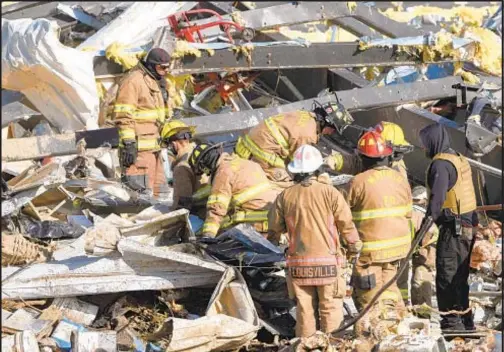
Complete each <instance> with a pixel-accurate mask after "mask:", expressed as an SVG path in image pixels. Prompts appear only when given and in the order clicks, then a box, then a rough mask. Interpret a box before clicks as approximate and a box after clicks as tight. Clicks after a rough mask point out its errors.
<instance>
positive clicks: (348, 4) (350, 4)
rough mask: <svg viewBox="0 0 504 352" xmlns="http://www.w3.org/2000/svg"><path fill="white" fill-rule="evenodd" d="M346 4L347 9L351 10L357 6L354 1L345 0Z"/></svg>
mask: <svg viewBox="0 0 504 352" xmlns="http://www.w3.org/2000/svg"><path fill="white" fill-rule="evenodd" d="M346 6H347V7H348V11H350V12H353V11H354V10H355V8H356V7H357V2H356V1H347V3H346Z"/></svg>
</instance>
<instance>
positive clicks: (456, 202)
mask: <svg viewBox="0 0 504 352" xmlns="http://www.w3.org/2000/svg"><path fill="white" fill-rule="evenodd" d="M420 140H421V141H422V145H423V147H424V149H425V151H426V155H427V157H428V158H429V159H432V162H431V164H430V166H429V168H428V170H427V180H426V183H425V184H426V185H427V193H428V198H429V202H428V205H427V212H426V216H431V217H432V218H433V219H434V221H435V223H436V225H438V227H439V239H438V242H437V245H436V296H437V302H438V307H439V310H440V311H441V312H446V311H450V310H457V311H464V310H466V309H468V308H469V284H468V282H467V280H468V277H469V260H470V257H471V252H472V249H473V246H474V240H475V232H476V228H477V226H478V216H477V214H476V212H475V209H476V195H475V192H474V184H473V180H472V172H471V167H470V165H469V163H468V162H467V160H466V158H464V157H463V156H462V155H460V154H459V153H457V152H455V151H454V150H453V149H451V147H450V138H449V136H448V132H447V131H446V129H445V128H444V127H443V126H442V125H440V124H438V123H436V124H432V125H429V126H427V127H425V128H423V129H422V130H421V131H420ZM441 328H442V329H445V330H463V329H466V330H472V329H474V323H473V320H472V313H471V312H470V311H469V312H468V313H467V314H465V315H463V316H462V317H460V316H459V315H456V314H448V315H443V316H442V319H441Z"/></svg>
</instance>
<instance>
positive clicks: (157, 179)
mask: <svg viewBox="0 0 504 352" xmlns="http://www.w3.org/2000/svg"><path fill="white" fill-rule="evenodd" d="M169 62H170V55H169V54H168V53H167V52H166V51H165V50H164V49H160V48H155V49H152V50H151V51H150V52H149V54H148V55H147V57H146V59H145V62H143V61H140V62H139V63H138V65H137V66H136V67H135V68H133V69H132V70H131V71H130V72H128V73H127V74H126V76H125V77H124V78H123V79H122V81H121V83H120V84H119V88H118V91H117V96H116V100H115V103H114V106H113V114H112V120H113V121H114V122H115V124H116V126H117V127H118V128H119V139H120V143H119V160H120V163H121V168H122V179H123V182H124V183H126V184H127V185H128V186H129V187H131V188H132V189H135V190H138V191H144V190H148V191H150V192H153V194H154V196H158V195H159V194H160V193H161V192H163V191H165V190H164V188H166V187H167V184H166V178H165V175H164V169H163V162H162V158H161V153H160V150H161V148H160V144H159V129H160V127H161V126H162V125H163V123H164V122H165V118H166V112H167V103H168V92H167V90H166V80H165V78H164V76H165V75H166V74H167V73H168V70H167V69H168V65H169Z"/></svg>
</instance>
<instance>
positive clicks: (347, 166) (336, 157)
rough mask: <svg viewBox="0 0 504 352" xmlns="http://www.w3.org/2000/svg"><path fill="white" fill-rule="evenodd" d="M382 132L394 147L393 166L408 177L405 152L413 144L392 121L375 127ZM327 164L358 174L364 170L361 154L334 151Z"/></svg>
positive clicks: (376, 130) (337, 169)
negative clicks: (404, 158) (344, 153)
mask: <svg viewBox="0 0 504 352" xmlns="http://www.w3.org/2000/svg"><path fill="white" fill-rule="evenodd" d="M373 130H374V131H375V132H378V133H380V134H381V136H382V138H383V139H384V140H385V141H386V142H390V143H391V144H392V147H393V149H394V153H393V154H392V155H391V159H392V168H393V169H395V170H397V171H399V172H400V173H401V175H403V176H404V178H405V179H406V180H407V179H408V173H407V169H406V165H405V164H404V161H403V157H404V154H406V153H409V152H410V151H412V150H413V146H412V145H411V144H409V143H408V141H406V139H405V138H404V132H403V130H402V128H401V127H400V126H399V125H396V124H395V123H392V122H387V121H382V122H380V123H379V124H378V125H376V126H375V128H374V129H373ZM326 164H327V165H328V166H329V168H330V169H332V170H334V171H337V172H340V173H343V174H350V175H356V174H358V173H359V172H362V171H363V166H362V162H361V159H360V157H359V155H355V154H353V155H343V154H341V153H339V152H336V151H333V153H332V155H330V156H328V157H327V158H326Z"/></svg>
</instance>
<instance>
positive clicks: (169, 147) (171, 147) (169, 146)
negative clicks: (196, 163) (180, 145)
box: [167, 143, 177, 155]
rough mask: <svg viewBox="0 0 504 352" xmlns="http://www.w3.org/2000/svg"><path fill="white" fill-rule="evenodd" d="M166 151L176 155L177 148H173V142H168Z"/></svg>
mask: <svg viewBox="0 0 504 352" xmlns="http://www.w3.org/2000/svg"><path fill="white" fill-rule="evenodd" d="M167 149H168V151H169V152H170V153H172V154H173V155H177V150H176V149H175V145H174V144H173V143H170V144H168V148H167Z"/></svg>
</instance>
